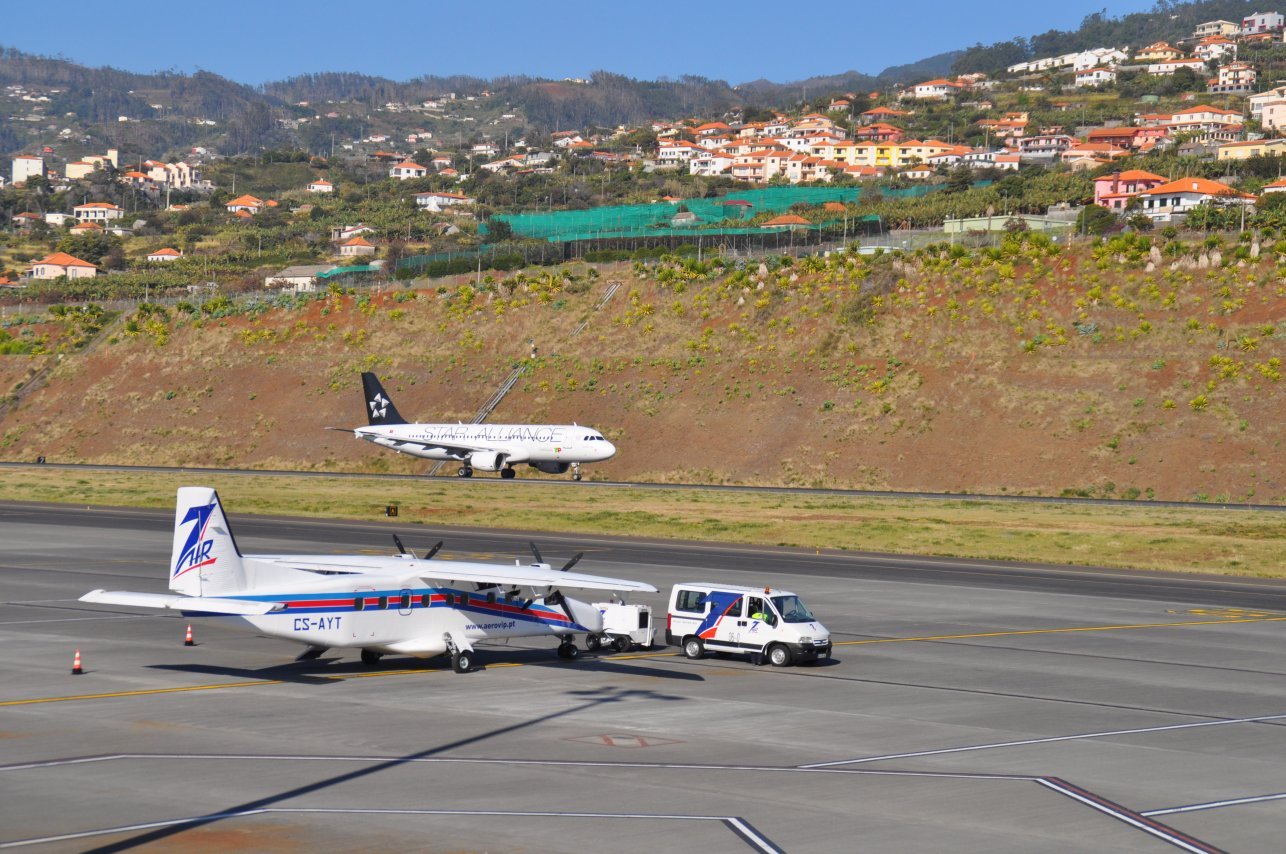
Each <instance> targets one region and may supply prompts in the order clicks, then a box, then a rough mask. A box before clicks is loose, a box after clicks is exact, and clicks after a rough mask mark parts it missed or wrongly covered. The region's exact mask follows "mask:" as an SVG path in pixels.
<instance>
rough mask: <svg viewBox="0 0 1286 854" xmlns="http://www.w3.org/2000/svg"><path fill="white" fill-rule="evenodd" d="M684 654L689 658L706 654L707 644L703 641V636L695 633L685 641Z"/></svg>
mask: <svg viewBox="0 0 1286 854" xmlns="http://www.w3.org/2000/svg"><path fill="white" fill-rule="evenodd" d="M683 654H684V655H685V656H687V657H688V658H700V657H701V656H703V655H705V654H706V645H705V644H704V643H702V642H701V638H699V637H697V636H696V635H693V636H692V637H690V638H687V639H686V640H684V641H683Z"/></svg>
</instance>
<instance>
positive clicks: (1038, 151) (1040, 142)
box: [1018, 133, 1076, 160]
mask: <svg viewBox="0 0 1286 854" xmlns="http://www.w3.org/2000/svg"><path fill="white" fill-rule="evenodd" d="M1075 144H1076V140H1075V139H1073V138H1072V137H1070V136H1068V135H1067V134H1065V133H1044V134H1037V135H1036V136H1025V137H1023V138H1022V139H1020V140H1019V141H1018V156H1019V157H1021V158H1023V159H1024V160H1039V159H1042V158H1043V159H1053V158H1056V157H1058V156H1059V155H1060V154H1062V153H1063V152H1064V151H1066V150H1067V149H1069V148H1071V147H1072V146H1073V145H1075Z"/></svg>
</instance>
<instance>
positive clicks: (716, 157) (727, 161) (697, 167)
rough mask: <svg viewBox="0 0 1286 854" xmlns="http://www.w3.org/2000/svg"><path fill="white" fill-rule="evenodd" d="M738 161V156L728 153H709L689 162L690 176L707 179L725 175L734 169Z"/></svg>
mask: <svg viewBox="0 0 1286 854" xmlns="http://www.w3.org/2000/svg"><path fill="white" fill-rule="evenodd" d="M736 160H737V155H735V154H732V153H730V152H727V151H708V152H706V153H705V154H702V155H700V156H698V157H693V158H692V159H691V160H689V161H688V174H690V175H704V176H707V177H709V176H712V175H723V174H725V173H726V172H728V170H730V169H732V164H733V163H735V162H736Z"/></svg>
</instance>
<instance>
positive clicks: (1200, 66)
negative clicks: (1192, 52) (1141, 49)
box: [1148, 59, 1206, 77]
mask: <svg viewBox="0 0 1286 854" xmlns="http://www.w3.org/2000/svg"><path fill="white" fill-rule="evenodd" d="M1180 68H1187V69H1190V70H1191V71H1194V72H1196V73H1197V74H1201V73H1202V72H1204V71H1205V70H1206V63H1205V61H1204V60H1201V59H1164V60H1161V61H1160V62H1153V63H1149V64H1148V74H1151V75H1153V76H1156V77H1169V76H1170V75H1171V74H1174V73H1175V72H1176V71H1178V70H1179V69H1180Z"/></svg>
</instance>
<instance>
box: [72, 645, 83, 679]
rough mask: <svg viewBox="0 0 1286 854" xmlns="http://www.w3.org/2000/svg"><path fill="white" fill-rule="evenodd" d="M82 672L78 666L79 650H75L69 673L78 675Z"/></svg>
mask: <svg viewBox="0 0 1286 854" xmlns="http://www.w3.org/2000/svg"><path fill="white" fill-rule="evenodd" d="M84 672H85V671H84V670H82V669H81V667H80V650H76V657H75V658H73V659H72V660H71V675H72V676H79V675H80V674H82V673H84Z"/></svg>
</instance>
